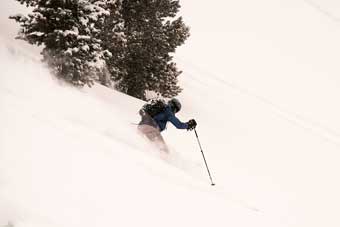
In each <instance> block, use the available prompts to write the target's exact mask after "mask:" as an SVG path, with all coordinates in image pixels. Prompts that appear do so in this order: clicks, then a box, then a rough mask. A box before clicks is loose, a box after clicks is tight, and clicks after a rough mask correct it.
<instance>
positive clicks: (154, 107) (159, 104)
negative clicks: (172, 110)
mask: <svg viewBox="0 0 340 227" xmlns="http://www.w3.org/2000/svg"><path fill="white" fill-rule="evenodd" d="M165 108H166V103H165V101H164V100H162V99H153V100H150V101H149V102H148V103H146V104H145V105H144V106H143V107H142V109H141V110H140V111H139V113H140V114H141V115H143V114H144V113H147V114H148V115H150V117H154V116H156V115H157V114H159V113H161V112H162V111H164V109H165Z"/></svg>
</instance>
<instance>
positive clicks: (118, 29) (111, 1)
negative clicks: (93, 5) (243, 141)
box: [99, 0, 126, 86]
mask: <svg viewBox="0 0 340 227" xmlns="http://www.w3.org/2000/svg"><path fill="white" fill-rule="evenodd" d="M121 7H122V2H121V1H120V0H119V1H116V0H108V1H106V3H105V9H107V10H108V11H109V12H110V14H109V15H108V16H107V17H106V18H105V23H104V24H103V26H102V29H101V32H100V33H99V39H100V40H101V41H102V43H101V45H102V48H103V49H104V50H106V51H107V53H108V54H106V55H105V56H104V59H105V63H106V67H105V68H104V70H105V72H104V73H103V77H102V78H101V79H100V83H101V84H103V85H105V86H110V85H111V81H112V80H113V78H117V77H123V76H125V75H126V70H125V66H124V56H125V52H126V36H125V33H124V21H123V18H122V15H121Z"/></svg>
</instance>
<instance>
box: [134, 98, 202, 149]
mask: <svg viewBox="0 0 340 227" xmlns="http://www.w3.org/2000/svg"><path fill="white" fill-rule="evenodd" d="M147 107H150V108H149V109H152V107H154V108H156V110H148V108H147ZM157 108H158V109H157ZM181 108H182V105H181V103H180V102H179V100H178V99H176V98H172V99H171V100H169V101H168V103H167V104H165V103H164V102H162V101H160V100H158V101H156V102H155V103H153V104H146V105H144V106H143V108H142V109H141V110H140V111H139V113H140V115H141V117H142V119H141V121H140V122H139V124H138V130H139V131H140V132H141V133H142V134H143V135H145V136H146V137H147V138H148V139H149V140H150V141H152V142H155V143H156V145H158V146H159V147H160V149H161V150H164V151H166V152H168V148H167V146H166V144H165V142H164V139H163V137H162V136H161V132H162V131H164V130H165V129H166V125H167V123H168V122H171V123H172V124H173V125H174V126H175V127H176V128H178V129H187V130H193V129H195V128H196V126H197V123H196V121H195V120H194V119H191V120H189V121H188V122H181V121H180V120H179V119H178V118H177V117H176V116H175V114H176V113H178V112H179V111H180V110H181Z"/></svg>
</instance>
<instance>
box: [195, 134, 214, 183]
mask: <svg viewBox="0 0 340 227" xmlns="http://www.w3.org/2000/svg"><path fill="white" fill-rule="evenodd" d="M194 131H195V134H196V138H197V142H198V145H199V146H200V149H201V152H202V156H203V159H204V163H205V166H206V167H207V170H208V174H209V177H210V181H211V185H212V186H214V185H215V184H214V182H213V180H212V178H211V174H210V171H209V167H208V164H207V160H206V159H205V157H204V153H203V149H202V146H201V143H200V140H199V138H198V135H197V132H196V129H194Z"/></svg>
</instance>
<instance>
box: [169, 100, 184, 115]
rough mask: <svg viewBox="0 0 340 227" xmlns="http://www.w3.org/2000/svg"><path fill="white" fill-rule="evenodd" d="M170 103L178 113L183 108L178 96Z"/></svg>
mask: <svg viewBox="0 0 340 227" xmlns="http://www.w3.org/2000/svg"><path fill="white" fill-rule="evenodd" d="M168 105H169V106H170V107H171V109H172V110H173V111H174V112H175V113H177V112H178V111H180V110H181V108H182V104H181V103H180V102H179V101H178V99H176V98H172V99H171V100H170V101H169V102H168Z"/></svg>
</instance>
